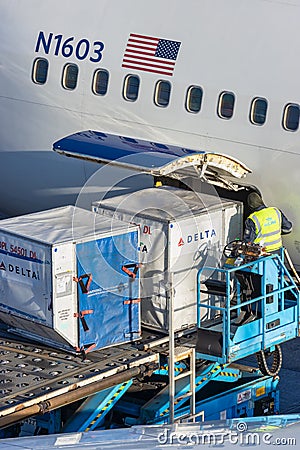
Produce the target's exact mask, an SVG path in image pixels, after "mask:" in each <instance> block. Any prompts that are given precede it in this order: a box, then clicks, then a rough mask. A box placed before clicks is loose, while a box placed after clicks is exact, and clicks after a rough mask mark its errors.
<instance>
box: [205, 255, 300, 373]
mask: <svg viewBox="0 0 300 450" xmlns="http://www.w3.org/2000/svg"><path fill="white" fill-rule="evenodd" d="M209 271H210V273H212V271H213V277H212V278H210V279H207V277H206V273H208V272H209ZM204 285H206V288H204ZM197 301H198V339H197V346H196V351H197V353H198V357H199V358H202V359H206V360H210V361H216V362H219V363H221V364H227V363H230V362H233V361H237V360H239V359H241V358H244V357H247V356H249V355H253V354H255V353H257V352H262V351H265V350H268V351H269V352H273V351H274V349H275V350H276V351H277V353H278V354H277V356H276V357H277V358H280V355H279V347H278V346H279V344H280V343H282V342H285V341H287V340H289V339H293V338H295V337H297V336H298V333H299V330H298V328H299V290H298V288H297V286H296V284H295V282H294V280H293V279H292V278H291V276H290V274H289V272H288V270H287V269H286V267H285V265H284V263H283V262H282V260H281V258H280V257H279V256H278V255H270V256H265V257H259V258H258V259H256V260H252V261H250V262H248V263H245V264H242V265H240V266H234V265H227V266H226V265H225V266H224V267H222V268H216V269H215V268H211V267H204V268H202V269H201V270H200V271H199V273H198V299H197ZM245 314H246V316H245ZM243 315H244V316H245V320H244V321H243V320H239V319H240V317H241V316H243ZM279 369H280V367H278V368H277V373H278V371H279ZM266 370H267V369H266ZM268 374H269V375H271V373H268ZM272 375H276V373H272Z"/></svg>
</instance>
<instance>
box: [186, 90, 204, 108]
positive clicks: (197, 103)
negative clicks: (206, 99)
mask: <svg viewBox="0 0 300 450" xmlns="http://www.w3.org/2000/svg"><path fill="white" fill-rule="evenodd" d="M202 97H203V91H202V89H201V87H200V86H190V87H189V88H188V90H187V93H186V100H185V108H186V110H187V111H188V112H192V113H197V112H199V111H200V109H201V103H202Z"/></svg>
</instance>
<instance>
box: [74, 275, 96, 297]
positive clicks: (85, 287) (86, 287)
mask: <svg viewBox="0 0 300 450" xmlns="http://www.w3.org/2000/svg"><path fill="white" fill-rule="evenodd" d="M84 278H87V281H86V283H85V284H84V282H83V279H84ZM73 281H76V283H78V284H79V286H80V288H81V292H82V293H83V294H87V293H88V292H89V289H90V286H91V282H92V274H91V273H85V274H84V275H81V276H80V277H79V278H76V277H73Z"/></svg>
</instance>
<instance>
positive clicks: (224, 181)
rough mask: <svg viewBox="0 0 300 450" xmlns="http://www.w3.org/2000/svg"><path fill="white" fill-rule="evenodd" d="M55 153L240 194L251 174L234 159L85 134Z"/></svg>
mask: <svg viewBox="0 0 300 450" xmlns="http://www.w3.org/2000/svg"><path fill="white" fill-rule="evenodd" d="M53 150H54V151H56V152H58V153H61V154H63V155H66V156H71V157H74V158H79V159H84V160H89V161H95V162H97V163H101V164H110V165H113V166H117V167H123V168H124V167H127V168H128V169H131V170H135V171H137V172H141V173H147V174H150V175H153V176H155V177H170V178H175V179H178V180H183V179H184V178H187V177H193V178H198V179H201V180H203V181H205V182H207V183H211V184H215V185H217V186H221V187H224V188H226V189H230V190H237V189H238V185H237V184H236V182H237V180H238V179H242V178H244V177H245V176H246V175H247V174H248V173H250V172H251V170H250V169H249V168H248V167H246V166H245V165H244V164H243V163H241V162H240V161H238V160H237V159H235V158H232V157H231V156H227V155H223V154H221V153H213V152H205V151H197V150H191V149H187V148H183V147H177V146H174V145H165V144H160V143H157V142H150V141H145V140H141V139H133V138H130V137H125V136H118V135H113V134H107V133H102V132H99V131H90V130H88V131H82V132H79V133H75V134H72V135H70V136H66V137H64V138H62V139H60V140H59V141H57V142H55V143H54V144H53Z"/></svg>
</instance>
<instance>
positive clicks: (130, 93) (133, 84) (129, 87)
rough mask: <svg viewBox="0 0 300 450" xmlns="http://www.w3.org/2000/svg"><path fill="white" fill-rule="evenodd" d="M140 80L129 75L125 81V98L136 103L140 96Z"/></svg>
mask: <svg viewBox="0 0 300 450" xmlns="http://www.w3.org/2000/svg"><path fill="white" fill-rule="evenodd" d="M139 88H140V79H139V77H137V76H136V75H127V77H125V80H124V87H123V97H124V98H125V100H129V101H131V102H135V101H136V100H137V98H138V95H139Z"/></svg>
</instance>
